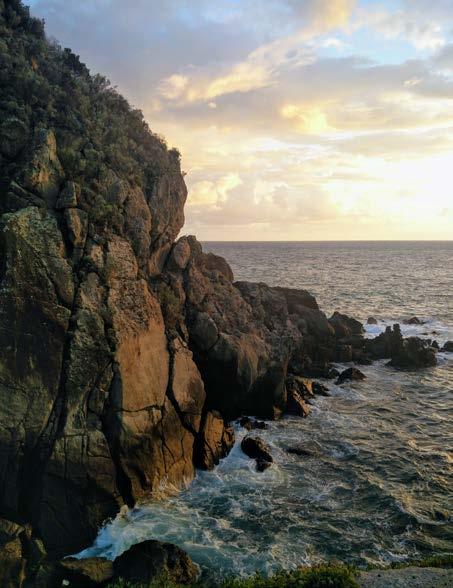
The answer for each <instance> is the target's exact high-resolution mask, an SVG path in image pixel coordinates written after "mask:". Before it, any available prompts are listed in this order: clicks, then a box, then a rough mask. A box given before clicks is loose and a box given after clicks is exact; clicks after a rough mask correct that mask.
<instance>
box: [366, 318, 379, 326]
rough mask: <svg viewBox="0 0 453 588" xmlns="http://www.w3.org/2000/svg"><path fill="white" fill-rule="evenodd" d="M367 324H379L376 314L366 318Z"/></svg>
mask: <svg viewBox="0 0 453 588" xmlns="http://www.w3.org/2000/svg"><path fill="white" fill-rule="evenodd" d="M366 324H367V325H377V324H378V322H377V319H375V318H374V316H369V317H368V318H367V320H366Z"/></svg>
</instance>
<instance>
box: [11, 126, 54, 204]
mask: <svg viewBox="0 0 453 588" xmlns="http://www.w3.org/2000/svg"><path fill="white" fill-rule="evenodd" d="M63 180H64V170H63V168H62V166H61V163H60V160H59V159H58V155H57V141H56V138H55V134H54V133H53V131H51V130H49V129H46V128H42V127H41V128H39V129H37V130H36V131H35V136H34V142H33V145H32V147H31V150H30V156H29V159H28V162H27V164H26V166H25V168H24V171H23V173H22V176H21V179H20V182H19V184H20V185H21V186H23V188H25V189H26V190H29V191H30V192H33V193H34V194H37V195H38V196H39V197H40V198H42V199H43V200H44V201H45V202H46V203H48V204H49V205H50V206H53V205H54V204H55V200H56V197H57V196H58V193H59V192H60V186H61V184H62V182H63Z"/></svg>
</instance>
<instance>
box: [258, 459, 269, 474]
mask: <svg viewBox="0 0 453 588" xmlns="http://www.w3.org/2000/svg"><path fill="white" fill-rule="evenodd" d="M271 465H272V463H271V462H270V461H267V460H266V459H257V460H256V471H257V472H264V471H265V470H267V469H268V468H270V467H271Z"/></svg>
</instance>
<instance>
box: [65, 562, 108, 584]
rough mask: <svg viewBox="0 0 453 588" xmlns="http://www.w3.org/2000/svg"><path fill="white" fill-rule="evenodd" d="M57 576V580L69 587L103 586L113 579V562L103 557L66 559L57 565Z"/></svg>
mask: <svg viewBox="0 0 453 588" xmlns="http://www.w3.org/2000/svg"><path fill="white" fill-rule="evenodd" d="M57 575H58V576H59V580H61V582H62V583H64V585H65V586H69V587H72V586H73V587H74V588H76V587H77V588H93V587H95V586H105V585H106V584H107V582H109V581H111V580H112V579H113V562H111V561H109V560H108V559H105V558H103V557H90V558H86V559H75V558H74V557H68V558H66V559H62V560H60V562H59V563H58V569H57Z"/></svg>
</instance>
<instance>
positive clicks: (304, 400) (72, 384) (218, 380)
mask: <svg viewBox="0 0 453 588" xmlns="http://www.w3.org/2000/svg"><path fill="white" fill-rule="evenodd" d="M0 26H1V29H2V33H3V34H2V62H1V76H2V101H1V105H0V108H1V111H2V116H1V121H2V122H1V124H0V168H1V177H0V189H1V198H0V397H1V399H2V402H1V404H0V482H1V485H0V517H1V520H0V544H1V554H0V567H1V569H0V578H1V579H2V582H3V585H5V586H7V585H10V586H35V585H36V586H40V585H43V586H44V585H50V584H49V583H47V584H46V582H50V581H51V580H50V579H49V578H51V577H53V574H55V573H57V572H56V571H55V570H60V569H61V566H63V567H64V566H66V569H69V568H68V566H69V563H68V562H69V561H70V560H66V563H55V562H59V560H60V558H61V557H63V556H66V555H68V554H71V553H75V552H77V551H79V550H81V549H82V548H84V547H87V546H88V545H90V544H91V543H92V541H93V540H94V538H95V536H96V533H97V531H98V529H99V527H100V525H102V523H103V522H104V521H105V520H106V519H108V518H109V517H114V516H115V515H116V514H117V513H118V512H119V510H120V508H121V507H122V506H123V505H128V506H133V505H134V504H136V502H137V501H139V500H141V499H143V498H145V497H150V496H152V495H153V494H159V493H162V492H165V488H166V487H180V486H182V485H183V484H186V483H188V482H190V480H191V479H193V477H194V475H195V468H202V469H212V468H213V467H215V465H216V464H218V462H219V460H220V459H222V458H223V457H225V456H226V455H227V454H228V452H229V450H230V449H231V447H232V445H233V444H234V430H233V428H232V427H231V425H230V423H231V421H232V420H233V419H237V418H240V417H243V416H244V415H254V416H256V417H258V418H266V419H276V418H279V417H280V416H282V415H283V414H285V413H287V412H290V413H291V414H296V415H298V416H301V417H305V416H307V415H308V413H309V400H310V398H311V397H312V396H313V395H314V394H317V393H319V394H325V393H327V391H326V390H325V389H323V387H320V385H319V384H317V383H316V382H314V381H313V378H315V379H316V378H318V377H323V378H337V377H338V378H339V380H338V381H340V382H342V381H345V380H347V379H360V377H361V376H360V373H361V372H359V371H358V370H357V369H356V368H352V369H351V370H347V371H348V373H343V374H338V373H337V372H336V371H335V370H334V369H333V368H332V365H331V364H332V362H354V363H356V364H359V365H361V364H368V363H370V362H372V361H374V360H377V359H382V358H386V359H389V360H390V362H391V365H393V366H394V367H396V368H404V369H412V368H419V367H427V366H432V365H435V363H436V352H437V349H438V346H437V347H436V345H435V344H434V342H432V341H427V340H424V339H420V338H416V337H410V338H407V339H404V338H403V337H402V335H401V331H400V329H399V326H398V325H395V326H394V327H393V329H388V330H387V331H386V332H385V333H384V334H382V335H380V336H378V337H376V338H375V339H372V340H370V339H366V338H364V336H363V334H364V329H363V325H362V324H361V323H359V322H358V321H356V320H355V319H353V318H350V317H347V316H345V315H342V314H340V313H338V312H336V313H334V315H333V316H332V317H330V318H327V317H326V315H325V314H324V313H323V312H322V311H321V310H320V309H319V307H318V304H317V302H316V300H315V298H314V297H313V296H311V295H310V294H309V293H308V292H306V291H305V290H296V289H291V288H279V287H273V288H272V287H269V286H267V285H266V284H262V283H250V282H235V281H234V277H233V273H232V271H231V268H230V267H229V265H228V263H227V262H226V261H225V260H224V259H222V258H221V257H218V256H216V255H213V254H212V253H204V252H203V251H202V247H201V245H200V243H199V242H198V241H197V240H196V238H195V237H192V236H189V237H181V238H180V239H178V240H176V238H177V236H178V234H179V232H180V230H181V228H182V227H183V224H184V203H185V200H186V197H187V190H186V186H185V184H184V179H183V175H182V173H181V169H180V161H179V154H178V153H177V152H176V151H175V150H169V149H168V148H167V146H166V145H165V143H164V142H163V140H162V139H160V138H159V137H157V136H155V135H153V134H152V133H151V132H150V131H149V129H148V128H147V126H146V123H144V121H143V119H142V117H141V114H138V113H137V111H135V110H133V109H131V107H130V106H129V105H128V104H127V102H126V101H125V100H124V99H123V98H122V97H121V96H119V95H118V94H117V93H116V92H115V91H114V90H112V89H111V88H110V87H109V86H108V84H107V83H106V81H105V80H104V81H102V79H99V76H91V75H90V73H89V72H88V70H87V68H86V67H85V66H84V65H83V64H81V63H80V61H79V59H78V58H77V56H74V55H73V54H72V53H71V52H70V51H69V50H66V49H65V50H61V49H59V48H56V47H55V46H54V45H51V44H49V43H48V41H47V40H46V38H45V35H44V32H43V28H42V23H40V22H39V21H36V20H35V19H32V18H31V17H30V16H29V13H28V10H27V9H26V8H24V6H23V5H22V3H21V2H20V1H18V0H14V1H13V0H0ZM27 76H28V77H27ZM28 78H31V79H33V84H34V85H33V87H32V88H31V89H30V88H28V87H25V89H24V84H25V82H24V80H25V79H28ZM3 82H5V83H3ZM3 88H4V89H3ZM115 125H116V126H115ZM112 128H114V129H116V133H117V134H116V143H115V141H114V139H113V138H112V133H113V131H112ZM112 141H113V144H114V146H115V150H114V151H112ZM449 345H450V347H449ZM445 350H446V351H448V350H451V344H447V345H446V347H445ZM252 453H253V452H252ZM255 453H256V452H255ZM268 458H269V456H268V457H267V458H266V459H264V458H263V455H262V454H261V456H257V466H258V467H259V468H262V469H265V468H266V467H267V466H266V464H269V463H270V460H269V459H268ZM153 550H154V551H153ZM153 550H152V553H153V555H152V558H151V559H153V558H154V559H153V561H154V562H156V561H159V562H160V564H159V565H161V564H162V565H164V563H162V562H175V561H176V560H177V561H178V562H179V563H178V566H179V565H180V562H181V561H183V560H184V554H183V553H182V552H180V550H179V551H178V550H177V548H175V547H171V546H170V547H166V546H162V544H158V542H156V544H155V545H154V546H153ZM169 550H170V551H171V553H170V551H169ZM172 550H173V551H172ZM156 553H158V554H159V555H156ZM175 553H176V555H175ZM150 557H151V556H150ZM156 558H157V559H156ZM153 565H154V564H153ZM156 565H157V564H156ZM165 565H167V563H165ZM184 565H185V568H184V569H185V570H186V572H187V570H189V569H190V570H192V568H191V566H190V565H189V564H188V563H187V562H186V563H185V564H184ZM172 566H173V563H172V564H171V565H170V564H168V567H169V568H170V567H172ZM175 566H176V564H175ZM176 567H177V566H176ZM176 567H175V568H174V569H176ZM101 568H102V566H101ZM172 569H173V568H172ZM122 570H123V572H122V573H123V575H124V568H122ZM192 572H193V570H192ZM192 572H191V573H192ZM58 573H60V572H58ZM49 574H50V575H49ZM190 577H191V578H192V576H190ZM187 578H188V576H187ZM187 578H186V579H187ZM179 580H180V578H179V579H178V581H179ZM52 581H53V580H52Z"/></svg>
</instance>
